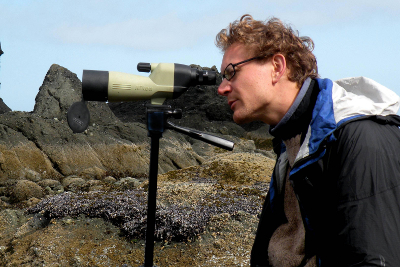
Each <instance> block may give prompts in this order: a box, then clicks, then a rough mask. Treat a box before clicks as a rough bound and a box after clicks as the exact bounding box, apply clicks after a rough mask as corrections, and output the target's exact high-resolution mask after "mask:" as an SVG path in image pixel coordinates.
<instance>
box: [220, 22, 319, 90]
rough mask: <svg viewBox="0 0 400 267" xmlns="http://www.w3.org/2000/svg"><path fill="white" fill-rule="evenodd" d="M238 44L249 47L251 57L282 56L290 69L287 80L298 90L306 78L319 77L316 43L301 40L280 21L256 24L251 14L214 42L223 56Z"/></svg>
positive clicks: (223, 32)
mask: <svg viewBox="0 0 400 267" xmlns="http://www.w3.org/2000/svg"><path fill="white" fill-rule="evenodd" d="M236 43H240V44H243V45H245V46H247V47H248V48H249V50H250V51H249V53H250V54H252V56H265V59H268V58H270V57H271V55H275V54H278V53H279V54H282V55H283V56H284V57H285V58H286V65H287V68H288V69H289V72H288V79H289V80H290V81H292V82H296V83H297V85H298V86H299V87H301V86H302V84H303V83H304V81H305V79H306V78H307V77H311V78H317V77H319V75H318V66H317V59H316V58H315V56H314V54H313V53H312V51H313V50H314V42H313V40H312V39H311V38H309V37H307V36H304V37H300V36H299V33H298V31H295V30H293V29H292V28H291V27H290V26H289V25H285V24H283V22H282V21H281V20H279V19H277V18H271V19H270V20H268V21H267V22H263V21H259V20H254V19H253V17H252V16H250V15H248V14H246V15H243V16H242V17H241V19H240V20H235V21H234V22H233V23H231V24H230V25H229V27H228V28H227V29H222V30H221V31H220V32H219V33H218V34H217V36H216V40H215V44H216V45H217V47H219V48H220V49H221V50H222V52H225V51H226V50H227V49H228V48H229V47H230V46H231V45H232V44H236Z"/></svg>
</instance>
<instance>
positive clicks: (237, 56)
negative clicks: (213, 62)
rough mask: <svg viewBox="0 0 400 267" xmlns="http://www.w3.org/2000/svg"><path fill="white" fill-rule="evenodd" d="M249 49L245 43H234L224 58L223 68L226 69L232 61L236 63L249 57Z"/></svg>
mask: <svg viewBox="0 0 400 267" xmlns="http://www.w3.org/2000/svg"><path fill="white" fill-rule="evenodd" d="M248 55H249V49H248V48H247V47H246V46H244V45H243V44H232V45H231V46H229V47H228V49H226V51H225V54H224V57H223V58H222V63H221V70H223V69H225V68H226V66H228V64H230V63H233V64H234V63H236V62H239V61H242V60H245V59H247V57H248Z"/></svg>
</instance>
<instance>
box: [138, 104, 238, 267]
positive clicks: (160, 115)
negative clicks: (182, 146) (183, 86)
mask: <svg viewBox="0 0 400 267" xmlns="http://www.w3.org/2000/svg"><path fill="white" fill-rule="evenodd" d="M146 113H147V114H146V115H147V130H148V136H149V137H150V138H151V146H150V171H149V189H148V204H147V228H146V229H147V230H146V241H145V256H144V265H143V266H142V267H154V265H153V256H154V231H155V221H156V200H157V174H158V155H159V150H160V138H162V134H163V132H164V131H165V130H166V129H171V130H175V131H177V132H179V133H182V134H186V135H188V136H190V137H192V138H195V139H198V140H202V141H204V142H206V143H209V144H212V145H215V146H217V147H220V148H223V149H226V150H233V146H234V143H233V142H231V141H228V140H226V139H223V138H220V137H218V136H214V135H210V134H206V133H202V132H200V131H196V130H192V129H188V128H184V127H180V126H177V125H175V124H173V123H172V122H169V121H167V119H168V118H169V117H174V118H176V119H180V118H182V111H181V110H180V109H177V110H173V109H172V108H171V106H168V105H150V104H149V105H147V106H146Z"/></svg>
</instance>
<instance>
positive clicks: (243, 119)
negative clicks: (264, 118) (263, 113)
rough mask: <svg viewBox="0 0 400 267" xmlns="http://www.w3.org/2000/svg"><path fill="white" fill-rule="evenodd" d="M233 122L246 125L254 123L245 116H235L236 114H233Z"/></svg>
mask: <svg viewBox="0 0 400 267" xmlns="http://www.w3.org/2000/svg"><path fill="white" fill-rule="evenodd" d="M233 121H234V122H235V123H237V124H246V123H250V122H252V121H253V120H252V119H250V118H247V117H244V116H243V117H242V116H235V114H233Z"/></svg>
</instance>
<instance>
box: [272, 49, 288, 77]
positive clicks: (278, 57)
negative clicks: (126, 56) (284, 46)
mask: <svg viewBox="0 0 400 267" xmlns="http://www.w3.org/2000/svg"><path fill="white" fill-rule="evenodd" d="M272 66H273V73H272V83H273V84H275V83H277V82H278V81H279V80H280V79H281V78H282V76H283V74H285V72H286V58H285V56H284V55H282V54H275V55H274V56H273V57H272Z"/></svg>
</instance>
